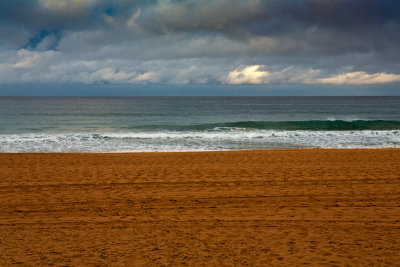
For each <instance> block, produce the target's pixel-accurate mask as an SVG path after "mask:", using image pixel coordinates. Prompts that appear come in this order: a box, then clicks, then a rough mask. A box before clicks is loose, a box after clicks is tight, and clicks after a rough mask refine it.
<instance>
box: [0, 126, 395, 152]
mask: <svg viewBox="0 0 400 267" xmlns="http://www.w3.org/2000/svg"><path fill="white" fill-rule="evenodd" d="M297 147H310V148H311V147H321V148H384V147H400V133H399V131H393V130H391V131H371V130H365V131H275V130H245V129H242V128H229V129H228V128H226V129H225V128H224V129H213V130H212V131H182V132H179V131H176V132H174V131H163V132H120V133H115V132H114V133H113V132H109V133H62V134H61V133H59V134H45V133H41V134H34V133H30V134H12V135H0V152H151V151H211V150H237V149H268V148H297Z"/></svg>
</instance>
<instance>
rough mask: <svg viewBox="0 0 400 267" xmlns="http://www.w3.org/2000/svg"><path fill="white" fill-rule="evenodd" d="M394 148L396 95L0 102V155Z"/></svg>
mask: <svg viewBox="0 0 400 267" xmlns="http://www.w3.org/2000/svg"><path fill="white" fill-rule="evenodd" d="M300 147H306V148H315V147H321V148H383V147H400V97H0V152H144V151H210V150H240V149H275V148H300Z"/></svg>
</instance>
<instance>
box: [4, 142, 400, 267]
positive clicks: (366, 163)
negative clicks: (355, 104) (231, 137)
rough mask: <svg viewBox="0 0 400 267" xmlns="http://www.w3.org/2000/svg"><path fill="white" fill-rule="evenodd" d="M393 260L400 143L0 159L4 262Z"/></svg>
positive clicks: (399, 235) (396, 258)
mask: <svg viewBox="0 0 400 267" xmlns="http://www.w3.org/2000/svg"><path fill="white" fill-rule="evenodd" d="M12 264H21V265H23V266H26V265H28V266H42V265H54V266H70V265H83V266H96V265H100V266H162V265H169V266H176V265H191V266H242V265H249V266H270V265H273V266H275V265H276V266H302V265H304V266H346V265H347V266H369V265H371V266H385V265H387V266H395V265H397V264H400V150H399V149H376V150H365V149H364V150H324V149H304V150H303V149H298V150H266V151H233V152H200V153H133V154H0V266H7V265H12Z"/></svg>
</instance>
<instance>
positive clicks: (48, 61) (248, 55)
mask: <svg viewBox="0 0 400 267" xmlns="http://www.w3.org/2000/svg"><path fill="white" fill-rule="evenodd" d="M399 14H400V2H399V1H395V0H392V1H390V0H375V1H372V0H331V1H326V0H308V1H306V0H291V1H289V0H286V1H274V0H266V1H262V0H248V1H241V0H230V1H228V0H219V1H217V0H203V1H198V0H191V1H183V0H179V1H178V0H176V1H172V0H171V1H168V0H166V1H161V0H159V1H127V0H121V1H106V0H59V1H52V0H35V1H34V0H33V1H23V0H14V1H6V0H0V25H1V26H0V83H1V84H21V83H31V82H34V83H36V82H38V83H85V84H93V83H94V84H95V83H122V84H130V83H161V84H164V83H165V84H187V83H200V84H208V83H211V84H242V83H250V84H268V83H276V84H278V83H289V84H291V83H292V84H332V85H340V84H386V83H397V82H399V81H400V79H399V77H400V53H398V51H399V48H400V15H399Z"/></svg>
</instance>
